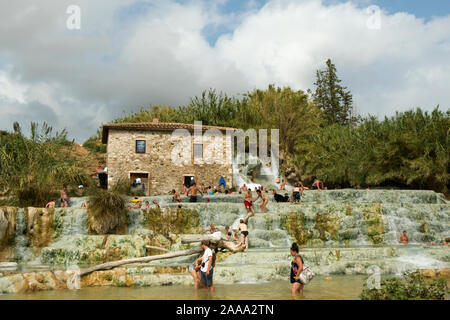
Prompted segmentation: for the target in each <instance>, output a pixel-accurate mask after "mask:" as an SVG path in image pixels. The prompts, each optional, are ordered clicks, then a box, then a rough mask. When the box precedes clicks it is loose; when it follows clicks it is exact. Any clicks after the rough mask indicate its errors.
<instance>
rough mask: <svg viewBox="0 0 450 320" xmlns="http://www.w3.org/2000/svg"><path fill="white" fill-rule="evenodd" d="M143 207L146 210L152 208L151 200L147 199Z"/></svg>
mask: <svg viewBox="0 0 450 320" xmlns="http://www.w3.org/2000/svg"><path fill="white" fill-rule="evenodd" d="M142 209H144V210H147V209H150V202H148V201H145V204H144V206H143V207H142Z"/></svg>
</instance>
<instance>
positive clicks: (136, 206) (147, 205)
mask: <svg viewBox="0 0 450 320" xmlns="http://www.w3.org/2000/svg"><path fill="white" fill-rule="evenodd" d="M131 201H132V202H134V204H133V205H130V208H131V209H143V210H147V209H152V208H151V207H150V202H149V201H145V202H144V203H143V201H142V200H141V199H139V198H137V197H135V198H134V199H133V200H131ZM152 203H153V205H154V207H153V209H160V206H159V203H158V201H156V200H153V201H152Z"/></svg>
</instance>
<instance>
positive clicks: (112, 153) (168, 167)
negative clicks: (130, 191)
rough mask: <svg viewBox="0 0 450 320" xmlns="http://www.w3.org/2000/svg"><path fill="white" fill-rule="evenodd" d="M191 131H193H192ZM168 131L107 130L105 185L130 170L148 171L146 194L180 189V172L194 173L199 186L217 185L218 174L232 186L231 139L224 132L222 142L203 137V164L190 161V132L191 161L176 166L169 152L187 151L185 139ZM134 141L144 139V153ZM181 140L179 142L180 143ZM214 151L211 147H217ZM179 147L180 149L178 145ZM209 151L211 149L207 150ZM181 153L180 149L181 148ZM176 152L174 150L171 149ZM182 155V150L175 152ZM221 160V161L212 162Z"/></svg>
mask: <svg viewBox="0 0 450 320" xmlns="http://www.w3.org/2000/svg"><path fill="white" fill-rule="evenodd" d="M191 134H192V133H191ZM171 135H172V132H171V131H128V130H114V129H110V130H109V137H108V156H107V167H108V187H110V186H112V185H114V184H115V183H116V182H117V181H118V180H119V179H120V178H122V179H127V181H128V179H129V174H130V172H136V173H148V174H149V181H150V183H149V185H146V193H147V194H148V195H156V194H167V193H168V192H170V191H171V190H172V189H176V190H178V191H181V190H182V185H183V175H193V176H194V177H195V181H196V183H197V185H198V186H201V184H204V185H205V186H206V187H207V186H209V185H211V186H216V187H218V184H219V179H220V176H223V177H224V178H225V182H226V184H227V187H228V186H232V179H233V169H232V165H231V161H226V156H227V155H231V138H227V137H226V136H225V134H224V136H223V138H222V141H223V143H221V142H220V140H219V139H218V138H216V137H213V138H204V139H203V156H204V162H205V163H204V164H194V162H193V150H194V147H193V144H194V139H193V134H192V139H190V140H191V141H190V144H191V163H190V164H181V165H176V164H174V163H173V162H172V152H173V150H174V148H175V147H177V146H178V148H177V149H176V150H179V151H182V150H187V149H188V148H189V146H188V145H187V143H188V142H187V140H183V139H182V138H181V137H179V138H176V139H172V137H171ZM136 140H146V150H145V153H136V152H135V146H136ZM180 143H181V145H180ZM221 145H222V146H223V148H222V150H223V151H222V152H221V153H215V152H214V150H220V147H221ZM180 146H182V148H180ZM180 149H181V150H180ZM208 150H212V152H208ZM182 152H183V151H182ZM174 153H176V152H174ZM177 154H179V155H181V152H179V153H177ZM220 158H221V159H222V164H218V163H213V164H208V162H209V163H211V162H216V161H214V160H216V159H220Z"/></svg>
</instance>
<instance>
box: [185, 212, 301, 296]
mask: <svg viewBox="0 0 450 320" xmlns="http://www.w3.org/2000/svg"><path fill="white" fill-rule="evenodd" d="M241 223H243V220H241ZM244 225H245V224H244ZM208 230H209V231H211V232H212V231H213V230H214V232H217V230H218V229H217V228H216V227H214V225H211V227H210V228H209V229H208ZM245 233H247V235H248V231H245V230H244V231H241V234H245ZM228 236H229V237H231V234H229V233H228ZM201 247H202V249H203V253H202V254H201V255H200V256H199V257H197V258H196V259H195V260H194V262H192V264H190V265H189V272H190V274H191V275H192V277H193V278H194V289H198V288H200V287H203V288H205V289H207V290H209V291H210V292H211V293H212V292H214V285H213V275H214V268H215V265H216V253H217V249H215V251H214V252H213V250H211V248H210V243H209V241H207V240H202V242H201ZM290 253H291V256H292V257H293V260H292V262H291V267H290V283H291V293H292V295H294V296H295V295H296V294H297V293H299V294H300V295H302V294H303V288H304V286H305V283H304V282H303V281H302V279H301V277H300V276H301V274H302V271H303V270H304V267H305V263H304V260H303V257H302V256H301V255H300V254H299V248H298V245H297V243H295V242H294V243H293V244H292V246H291V248H290Z"/></svg>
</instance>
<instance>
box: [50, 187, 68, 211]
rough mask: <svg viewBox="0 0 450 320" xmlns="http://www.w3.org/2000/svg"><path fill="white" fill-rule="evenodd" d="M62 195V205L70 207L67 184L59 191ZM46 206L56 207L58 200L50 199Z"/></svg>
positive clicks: (62, 206)
mask: <svg viewBox="0 0 450 320" xmlns="http://www.w3.org/2000/svg"><path fill="white" fill-rule="evenodd" d="M59 195H60V199H59V200H60V207H61V208H68V207H69V196H68V195H67V189H66V186H63V187H62V189H61V190H60V191H59ZM45 207H46V208H55V207H56V200H54V199H53V200H50V201H49V202H48V203H47V204H46V205H45Z"/></svg>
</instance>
